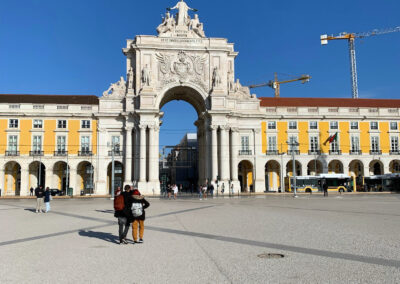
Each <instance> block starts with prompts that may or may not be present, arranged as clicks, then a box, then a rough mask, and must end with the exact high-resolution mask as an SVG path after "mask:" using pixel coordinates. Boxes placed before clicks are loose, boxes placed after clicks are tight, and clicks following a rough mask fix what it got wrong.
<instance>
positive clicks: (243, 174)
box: [238, 160, 253, 192]
mask: <svg viewBox="0 0 400 284" xmlns="http://www.w3.org/2000/svg"><path fill="white" fill-rule="evenodd" d="M238 178H239V183H240V191H241V192H249V191H250V192H252V191H253V163H252V162H250V161H248V160H243V161H241V162H240V163H239V166H238Z"/></svg>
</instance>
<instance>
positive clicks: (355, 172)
mask: <svg viewBox="0 0 400 284" xmlns="http://www.w3.org/2000/svg"><path fill="white" fill-rule="evenodd" d="M349 176H351V177H352V178H353V191H363V190H364V188H363V185H364V179H363V177H364V164H363V163H362V162H361V161H360V160H353V161H351V162H350V163H349Z"/></svg>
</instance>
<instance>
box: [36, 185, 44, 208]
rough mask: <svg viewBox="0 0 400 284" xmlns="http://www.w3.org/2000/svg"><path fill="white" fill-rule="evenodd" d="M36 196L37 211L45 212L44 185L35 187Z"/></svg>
mask: <svg viewBox="0 0 400 284" xmlns="http://www.w3.org/2000/svg"><path fill="white" fill-rule="evenodd" d="M35 196H36V213H43V209H42V208H43V197H44V190H43V187H42V186H40V187H39V186H38V187H37V188H36V189H35Z"/></svg>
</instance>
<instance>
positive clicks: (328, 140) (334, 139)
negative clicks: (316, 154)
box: [324, 132, 337, 145]
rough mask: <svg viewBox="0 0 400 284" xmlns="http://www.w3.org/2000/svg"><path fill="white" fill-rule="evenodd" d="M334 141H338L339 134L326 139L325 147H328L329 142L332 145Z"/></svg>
mask: <svg viewBox="0 0 400 284" xmlns="http://www.w3.org/2000/svg"><path fill="white" fill-rule="evenodd" d="M333 141H337V132H336V133H335V134H333V135H331V136H329V137H328V139H326V141H325V143H324V145H326V143H328V142H329V144H331V143H332V142H333Z"/></svg>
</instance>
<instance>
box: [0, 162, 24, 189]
mask: <svg viewBox="0 0 400 284" xmlns="http://www.w3.org/2000/svg"><path fill="white" fill-rule="evenodd" d="M1 194H2V195H15V196H19V195H21V166H20V164H18V163H17V162H14V161H10V162H8V163H6V164H5V165H4V192H2V193H1Z"/></svg>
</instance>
